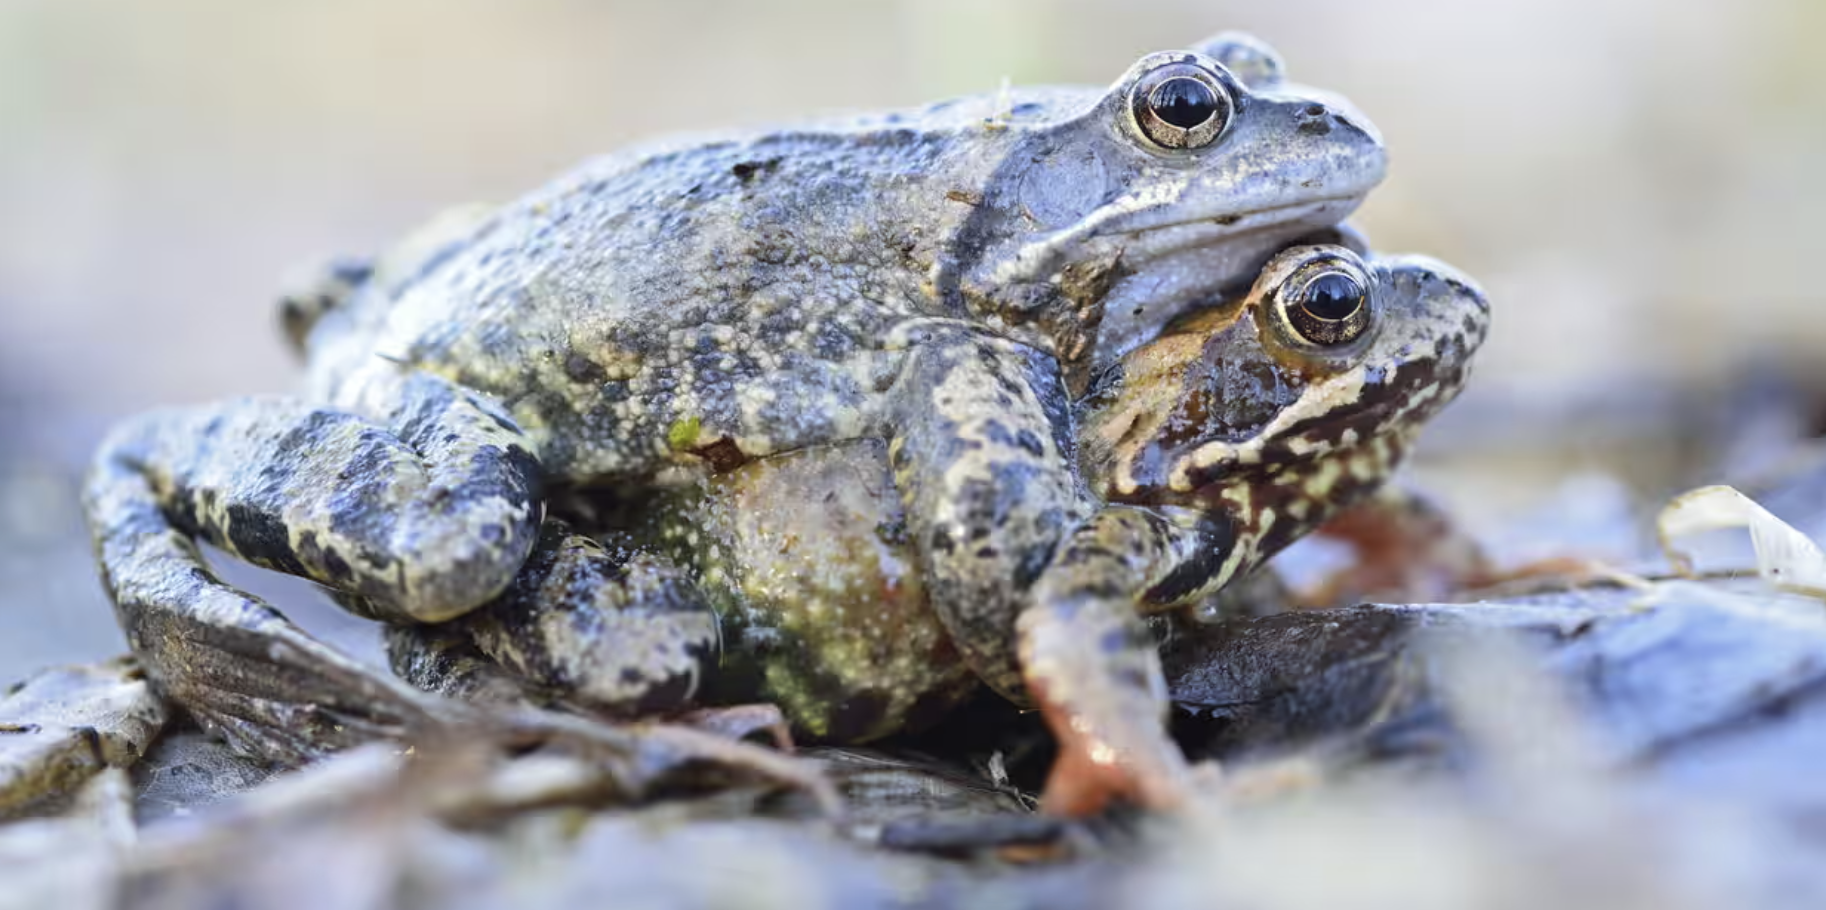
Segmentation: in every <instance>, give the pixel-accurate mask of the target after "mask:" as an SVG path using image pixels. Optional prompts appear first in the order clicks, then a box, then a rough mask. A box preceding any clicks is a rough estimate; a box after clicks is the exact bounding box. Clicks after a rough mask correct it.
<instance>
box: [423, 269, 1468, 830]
mask: <svg viewBox="0 0 1826 910" xmlns="http://www.w3.org/2000/svg"><path fill="white" fill-rule="evenodd" d="M1487 318H1488V303H1487V301H1486V300H1485V298H1484V296H1483V294H1482V292H1481V291H1480V290H1479V289H1478V288H1477V287H1476V285H1474V284H1473V283H1471V282H1470V280H1469V279H1467V278H1466V277H1464V276H1463V275H1462V274H1460V273H1458V272H1456V271H1454V270H1452V269H1451V268H1450V267H1449V266H1446V265H1444V264H1443V263H1439V262H1437V261H1436V260H1430V259H1426V258H1424V257H1416V256H1395V255H1370V256H1359V255H1357V254H1356V253H1355V252H1354V251H1353V250H1351V249H1349V248H1345V247H1340V246H1334V245H1317V246H1308V245H1300V246H1294V247H1291V248H1289V249H1287V250H1285V251H1283V252H1282V253H1280V254H1278V255H1277V256H1276V257H1275V258H1274V259H1272V260H1270V262H1269V263H1268V264H1267V265H1266V266H1265V267H1264V269H1263V271H1262V273H1261V274H1260V275H1259V276H1258V279H1257V281H1256V283H1255V284H1254V286H1252V287H1251V289H1250V290H1249V291H1248V292H1246V293H1243V294H1240V295H1234V296H1232V297H1231V298H1228V299H1225V300H1222V301H1218V302H1214V303H1212V304H1209V305H1207V306H1206V307H1203V308H1201V309H1199V310H1197V311H1194V312H1191V313H1188V314H1185V315H1183V316H1182V317H1181V318H1179V319H1177V320H1175V321H1174V322H1172V323H1170V324H1169V325H1168V326H1166V327H1165V328H1164V329H1163V331H1162V332H1161V334H1159V335H1158V336H1157V337H1156V338H1155V339H1153V340H1152V341H1149V342H1148V343H1146V344H1144V345H1142V346H1141V347H1139V348H1136V349H1134V350H1132V351H1130V352H1129V353H1128V354H1126V355H1124V356H1123V357H1122V358H1120V359H1118V360H1117V361H1116V362H1115V363H1114V364H1112V365H1111V366H1110V367H1108V368H1107V369H1106V370H1104V371H1103V372H1102V373H1101V374H1099V375H1098V376H1097V377H1095V378H1094V381H1093V383H1092V385H1091V387H1090V390H1089V392H1088V393H1087V394H1086V395H1085V396H1083V397H1081V398H1079V399H1078V400H1076V401H1074V402H1072V404H1071V418H1072V419H1071V422H1070V423H1071V429H1072V442H1073V445H1072V455H1073V457H1072V459H1071V460H1072V470H1073V472H1074V473H1075V474H1076V477H1077V481H1078V483H1079V485H1080V487H1081V488H1082V489H1083V490H1085V491H1086V498H1087V499H1088V500H1089V501H1090V503H1091V506H1090V511H1089V512H1088V517H1087V518H1085V519H1084V520H1083V521H1082V522H1081V523H1080V524H1078V525H1077V526H1076V528H1075V529H1073V530H1071V531H1069V532H1068V533H1067V534H1066V536H1065V538H1064V541H1063V543H1062V545H1061V546H1060V548H1059V549H1057V550H1056V551H1055V554H1054V556H1053V558H1052V561H1051V562H1050V563H1049V565H1048V566H1047V567H1046V568H1045V569H1044V570H1043V571H1042V572H1041V573H1040V575H1039V577H1038V579H1037V580H1036V581H1035V583H1034V585H1033V586H1032V588H1031V591H1032V600H1031V601H1030V603H1029V604H1028V605H1027V606H1026V608H1025V610H1024V611H1023V612H1022V613H1021V614H1020V615H1019V616H1018V618H1017V620H1016V624H1015V627H1014V628H1013V629H1011V630H1009V633H1010V637H1009V645H1008V646H1009V647H1010V648H1011V649H1012V650H1014V651H1015V652H1016V653H1017V654H1018V656H1019V662H1020V665H1021V671H1022V674H1023V682H1024V684H1025V688H1026V691H1027V692H1029V693H1031V694H1032V698H1033V700H1034V701H1035V702H1037V704H1038V705H1039V707H1040V708H1041V710H1042V711H1043V712H1044V713H1045V716H1046V719H1047V721H1048V723H1049V725H1050V726H1051V728H1052V730H1053V733H1054V735H1055V737H1056V738H1057V740H1058V741H1059V742H1060V743H1061V747H1062V748H1061V753H1060V758H1059V760H1058V762H1057V763H1056V765H1055V770H1054V773H1053V778H1052V780H1050V781H1049V783H1048V785H1047V788H1046V792H1045V793H1044V794H1043V795H1042V799H1041V804H1042V806H1043V807H1046V808H1047V809H1049V810H1050V811H1054V812H1056V813H1058V814H1062V815H1084V814H1091V813H1093V812H1096V811H1100V810H1101V809H1103V808H1104V807H1106V806H1107V805H1108V804H1109V803H1111V802H1113V801H1116V800H1123V801H1129V802H1139V803H1141V804H1143V805H1147V806H1150V807H1152V808H1161V809H1165V808H1172V807H1179V806H1183V805H1185V804H1187V801H1188V800H1189V799H1190V795H1189V790H1190V787H1191V786H1192V784H1191V781H1192V780H1193V779H1194V775H1193V772H1192V770H1191V769H1189V768H1187V767H1186V766H1185V763H1184V761H1183V758H1182V756H1181V755H1180V754H1179V753H1178V751H1177V748H1176V747H1175V746H1174V745H1173V744H1172V742H1171V741H1170V739H1169V738H1168V736H1167V733H1166V728H1165V721H1166V714H1167V708H1168V698H1167V696H1166V695H1165V694H1163V690H1162V687H1163V685H1164V684H1163V683H1162V668H1161V664H1160V658H1159V652H1158V648H1157V646H1156V641H1155V637H1154V636H1153V634H1152V633H1150V632H1149V630H1148V628H1147V623H1148V621H1149V619H1150V618H1173V619H1176V620H1177V621H1180V622H1184V621H1188V620H1189V618H1190V614H1192V613H1194V612H1195V611H1199V610H1203V609H1205V607H1206V602H1207V601H1208V600H1210V599H1211V598H1213V597H1215V596H1216V595H1218V594H1219V593H1223V592H1228V591H1230V590H1231V582H1232V581H1234V580H1238V579H1242V578H1247V577H1248V576H1249V574H1250V573H1251V572H1252V571H1253V570H1255V569H1256V568H1257V567H1258V566H1261V565H1262V564H1263V563H1265V562H1266V561H1267V560H1269V559H1270V558H1271V557H1272V556H1274V555H1275V554H1276V553H1277V552H1278V551H1280V550H1281V549H1282V548H1284V547H1286V546H1287V545H1289V544H1290V543H1292V542H1293V541H1294V540H1297V539H1299V538H1300V537H1302V536H1303V535H1305V534H1307V533H1314V532H1320V533H1323V532H1325V531H1327V530H1329V529H1332V527H1333V526H1334V525H1337V524H1338V523H1339V522H1340V521H1341V520H1342V518H1343V517H1345V516H1353V517H1354V518H1358V519H1360V518H1362V517H1363V516H1362V515H1354V511H1355V510H1362V511H1365V512H1367V513H1368V514H1370V515H1375V514H1377V513H1378V512H1380V511H1382V510H1384V509H1385V508H1386V506H1384V505H1383V504H1382V502H1381V500H1382V499H1383V498H1384V496H1385V495H1386V491H1388V490H1390V489H1392V488H1391V487H1388V486H1386V485H1385V483H1384V482H1385V481H1386V480H1387V478H1388V477H1389V476H1390V475H1391V473H1393V472H1394V470H1395V469H1396V468H1397V466H1398V465H1399V464H1400V463H1401V461H1402V459H1403V457H1404V455H1405V453H1406V452H1407V451H1408V449H1409V448H1410V447H1411V445H1412V443H1413V440H1414V438H1415V436H1416V435H1417V433H1418V432H1419V430H1420V428H1421V427H1422V426H1423V425H1424V424H1425V423H1426V422H1427V421H1428V420H1429V419H1430V418H1431V417H1432V416H1433V415H1434V414H1436V413H1438V411H1439V410H1440V409H1441V408H1442V407H1444V406H1445V405H1446V404H1447V403H1448V402H1450V401H1451V400H1452V398H1453V396H1454V395H1455V394H1456V392H1457V390H1458V389H1459V388H1460V387H1462V386H1463V384H1464V382H1465V378H1466V375H1467V374H1466V370H1467V367H1468V364H1469V361H1470V358H1471V356H1472V354H1473V353H1474V352H1475V350H1476V349H1477V347H1478V345H1479V344H1480V343H1481V341H1482V339H1483V337H1484V335H1485V332H1486V325H1487ZM663 499H664V501H663V502H662V503H661V504H658V505H653V504H649V505H647V506H645V507H642V508H638V509H634V510H632V512H633V514H634V518H633V520H632V521H631V522H624V523H621V524H618V523H617V520H616V518H615V517H613V510H601V509H596V510H592V509H589V508H587V507H583V508H579V507H577V506H570V507H565V508H563V509H562V511H563V513H564V515H565V516H566V518H565V520H567V521H570V522H575V523H576V525H577V527H579V528H589V529H591V530H590V533H589V534H588V535H585V536H586V537H588V538H599V539H601V540H604V541H609V542H611V543H610V545H609V546H598V545H593V544H590V545H583V546H578V545H577V544H576V543H575V542H574V541H573V542H570V543H564V542H561V541H559V540H556V539H550V540H548V541H547V545H548V546H547V547H545V548H541V553H542V554H549V555H541V556H539V557H536V558H535V559H534V561H533V564H534V565H538V566H540V568H538V569H537V570H535V572H534V573H533V574H534V577H536V578H538V579H540V580H541V584H539V585H538V586H537V587H538V590H537V591H536V592H535V591H531V590H528V591H522V592H517V593H516V594H514V595H513V596H510V597H507V598H504V599H503V600H502V601H499V602H496V603H494V604H490V605H488V606H485V607H484V608H482V609H480V610H477V611H475V612H473V613H471V614H468V615H467V616H465V617H464V618H463V619H460V620H457V621H455V622H453V623H450V624H447V625H446V626H444V627H439V629H438V631H437V632H436V633H435V634H436V635H438V636H439V640H440V642H441V641H442V639H443V637H444V636H447V635H450V634H452V633H455V634H456V635H458V636H463V635H467V636H468V637H469V641H468V644H469V645H471V646H472V647H471V651H472V652H479V653H480V655H481V656H483V657H493V658H498V659H500V660H501V661H502V662H504V663H506V664H508V665H509V666H510V667H511V668H512V669H514V670H515V671H516V672H517V673H519V674H520V678H522V679H528V680H536V681H539V682H540V683H542V684H543V685H545V687H546V688H547V689H548V690H553V691H559V690H562V691H564V692H568V693H570V694H571V695H572V696H573V697H575V696H576V694H577V693H589V692H594V691H598V690H600V689H601V688H602V686H601V685H598V684H597V681H598V680H601V681H606V682H608V683H610V684H613V683H616V682H618V681H619V680H620V674H621V673H622V672H623V671H624V670H625V669H626V668H627V667H629V666H633V665H638V664H640V663H641V660H640V658H639V657H638V656H633V657H630V655H628V654H627V653H626V650H627V645H628V643H629V638H628V637H627V636H625V635H619V634H613V633H611V634H596V635H592V634H587V632H586V634H581V635H580V634H579V633H578V632H577V630H579V629H583V630H593V629H598V628H605V627H610V626H612V625H614V623H615V621H616V620H615V619H613V618H610V619H604V618H599V616H601V615H603V614H607V615H609V616H611V617H612V616H614V615H615V613H616V611H618V610H626V609H629V608H630V607H632V608H634V609H640V610H658V611H660V612H663V613H665V614H667V615H671V616H678V615H683V614H685V613H686V611H682V610H680V609H678V606H677V605H678V604H680V603H682V602H684V601H685V600H686V599H685V598H680V597H679V596H678V595H677V594H676V591H675V590H674V589H669V588H665V587H663V586H660V585H655V584H653V583H651V582H649V583H646V584H644V585H643V586H642V587H643V588H644V589H645V590H648V591H651V592H655V593H654V594H653V595H651V596H649V597H648V598H647V599H646V601H647V602H646V603H644V604H637V605H636V604H630V603H629V602H628V600H627V599H625V598H624V599H622V600H620V601H617V602H613V603H611V602H609V601H608V600H607V599H605V598H604V596H603V594H604V592H607V591H613V590H615V589H613V588H611V587H609V586H606V585H602V584H585V585H578V584H575V583H574V582H573V581H572V579H575V578H576V577H579V576H583V577H591V578H600V577H605V576H608V575H610V574H612V573H613V572H614V571H616V567H619V570H620V571H623V572H627V573H630V574H644V575H645V576H646V577H648V578H656V577H659V576H657V575H655V574H654V569H653V568H652V567H651V560H652V559H653V554H663V556H664V558H665V559H667V560H670V562H671V564H673V565H675V566H678V567H680V568H681V569H682V570H683V571H681V572H679V573H677V574H676V575H674V576H673V579H674V581H675V583H679V584H687V585H690V586H692V587H694V588H695V589H696V590H697V591H698V592H699V595H700V596H699V597H698V598H697V599H696V600H695V601H693V602H694V603H697V604H699V605H700V607H701V606H702V605H708V606H709V608H710V609H711V610H712V611H714V612H715V613H716V615H717V616H718V618H719V627H720V628H721V630H722V636H723V638H722V642H721V652H722V656H721V661H720V663H719V664H718V666H717V668H716V670H715V671H713V672H712V671H707V672H706V674H705V679H706V680H708V682H707V684H706V685H705V687H704V688H703V689H702V690H700V693H699V694H700V696H701V697H702V698H704V699H705V700H706V701H709V702H718V701H722V702H734V701H739V700H741V699H743V698H752V697H754V696H755V695H757V694H758V695H759V696H760V697H761V698H762V699H764V700H765V701H767V702H770V703H773V704H775V705H778V706H779V707H780V708H781V709H782V710H783V711H784V713H785V716H786V718H787V719H788V720H789V721H790V722H791V724H792V726H793V728H794V730H795V732H796V733H799V734H801V735H808V736H809V738H810V739H812V740H814V741H818V742H832V741H834V742H840V743H857V742H866V741H868V740H870V739H874V738H878V737H881V736H884V735H888V734H891V733H901V732H909V731H916V730H918V729H920V728H922V727H923V726H925V725H927V724H930V723H932V722H933V721H935V720H936V719H938V718H939V717H942V716H943V715H944V714H945V713H946V712H947V711H948V710H950V709H951V708H952V707H954V706H955V705H957V704H958V703H959V702H960V701H962V700H963V699H964V698H965V697H966V696H968V695H969V694H970V693H971V692H972V691H973V690H974V687H975V682H976V678H975V674H974V672H973V671H972V668H971V667H970V665H969V664H968V663H967V662H966V661H964V660H963V659H962V658H961V657H960V655H959V654H958V653H957V650H956V649H955V648H954V647H952V645H951V642H950V641H949V639H948V636H947V631H946V626H945V624H944V622H943V621H942V620H941V619H940V617H939V615H938V612H939V611H938V610H937V609H935V607H936V606H938V605H935V604H934V602H933V598H932V597H931V595H930V592H929V591H928V590H927V588H926V586H925V572H924V567H923V565H922V562H921V560H922V555H921V553H920V551H919V549H918V547H917V546H915V545H914V541H913V540H911V539H909V538H908V536H907V535H906V533H905V528H906V527H907V513H906V510H905V508H904V507H903V503H902V501H901V498H900V497H899V495H898V494H897V492H896V482H895V476H894V468H893V464H892V458H891V457H890V453H889V451H888V447H887V444H886V443H884V442H882V441H881V440H878V439H855V440H847V441H843V442H839V443H833V444H827V445H822V446H814V447H808V448H803V449H796V450H793V451H790V452H784V453H779V454H776V455H772V456H767V457H764V458H759V459H756V460H754V461H750V462H748V463H746V464H744V465H742V466H741V467H739V468H737V469H735V470H732V471H729V472H725V473H722V474H718V475H716V476H714V477H710V478H706V479H705V480H703V481H702V482H700V483H698V484H695V485H693V486H691V487H688V488H685V489H682V490H678V491H671V492H668V493H666V494H664V497H663ZM1358 523H1360V522H1354V521H1353V522H1347V524H1350V525H1351V526H1352V527H1355V526H1356V524H1358ZM642 561H646V565H645V566H644V567H642V566H637V565H636V563H641V562H642ZM551 579H560V581H558V582H557V583H552V582H551V581H550V580H551ZM553 615H562V616H565V617H576V616H580V615H581V616H585V617H588V620H587V621H585V622H581V623H579V622H565V623H563V624H561V625H559V626H556V627H554V626H552V625H551V624H550V623H549V621H548V620H549V618H550V617H551V616H553ZM553 628H556V629H558V630H559V632H560V634H556V635H554V634H552V629H553ZM542 633H543V640H544V642H545V643H544V646H543V647H542V648H539V649H536V650H528V649H527V647H526V645H527V643H528V642H537V641H541V640H542ZM390 644H391V645H392V646H393V649H394V659H395V665H396V666H399V667H402V668H404V667H412V668H417V670H416V674H417V675H416V676H412V675H410V674H411V673H413V672H414V671H406V672H407V673H408V674H409V678H413V680H414V682H416V683H418V684H420V685H425V686H428V687H431V688H434V689H437V688H443V687H447V686H448V685H449V677H450V675H451V673H450V671H451V669H452V668H453V666H452V665H450V664H447V663H446V664H442V665H440V664H439V663H438V662H436V661H426V660H422V659H420V658H419V657H418V656H417V655H419V654H422V653H423V652H424V651H426V650H427V648H428V647H432V646H431V645H428V643H426V642H424V641H421V640H418V639H417V638H415V637H413V636H404V637H394V638H390ZM436 646H438V647H443V646H447V645H443V644H439V645H436ZM440 667H441V669H440ZM586 707H588V706H587V705H586Z"/></svg>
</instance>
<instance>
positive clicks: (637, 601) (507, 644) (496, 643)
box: [387, 519, 720, 715]
mask: <svg viewBox="0 0 1826 910" xmlns="http://www.w3.org/2000/svg"><path fill="white" fill-rule="evenodd" d="M718 631H719V630H718V626H717V618H716V614H715V612H714V611H713V610H712V609H711V608H710V606H709V605H708V603H707V602H706V601H705V600H704V598H703V597H702V596H701V595H700V593H699V592H698V589H697V585H696V583H695V582H693V581H692V580H691V579H690V578H689V577H688V576H687V574H686V572H685V571H684V570H683V569H681V568H680V567H678V566H676V565H674V564H673V563H671V562H670V561H668V560H667V559H665V558H663V557H660V556H656V555H653V554H651V553H648V552H645V551H642V550H639V549H634V548H631V547H625V546H612V547H605V546H603V545H602V544H601V543H598V542H597V541H596V540H595V539H594V538H591V537H587V536H584V535H582V534H575V533H572V531H571V529H570V527H569V526H568V525H567V524H565V523H564V522H562V521H559V520H557V519H548V520H547V521H546V522H545V526H544V528H543V529H542V530H541V532H540V536H539V542H538V544H537V545H536V546H535V547H534V549H533V553H532V556H530V557H529V558H528V559H527V561H526V564H525V566H523V567H522V569H521V571H520V574H519V575H518V576H517V577H516V578H515V579H514V582H513V584H511V585H509V586H508V589H507V590H506V591H505V592H503V593H502V594H501V596H500V597H498V598H496V599H495V600H493V601H491V602H490V603H488V604H487V605H485V606H483V607H482V608H480V609H478V610H476V611H474V612H472V613H469V614H468V615H466V616H464V617H462V618H461V619H458V620H455V621H453V622H448V623H439V624H437V625H400V626H395V627H393V628H391V629H389V630H388V637H387V650H388V656H389V658H390V659H391V661H392V664H393V668H394V672H395V673H398V674H399V675H400V676H401V677H403V678H405V679H407V680H408V681H410V682H412V683H413V684H414V685H418V686H420V687H423V688H427V689H430V690H432V691H438V692H451V693H458V694H462V695H464V696H465V697H471V698H474V697H476V696H477V695H480V696H481V697H483V698H485V699H487V700H494V701H499V700H503V699H504V698H506V697H508V696H509V694H511V693H510V690H511V687H510V686H508V685H505V684H504V683H503V682H502V680H501V679H500V673H499V671H500V670H501V669H505V670H507V671H509V673H510V674H511V676H512V678H514V679H517V680H519V681H521V682H523V683H526V684H530V685H531V687H532V690H533V691H529V692H526V693H524V694H523V696H522V697H525V698H528V699H531V700H535V701H536V700H545V699H550V700H556V701H561V702H566V703H569V704H573V705H576V706H579V707H583V708H586V709H590V710H594V711H601V712H605V713H608V714H611V715H635V714H648V713H653V712H671V711H676V710H678V709H680V708H684V707H686V706H688V705H690V704H691V702H692V699H693V698H694V696H695V695H696V694H697V692H698V689H699V687H700V684H701V683H702V682H703V680H704V677H705V675H706V673H707V672H708V671H709V670H710V669H711V668H714V667H715V665H716V662H717V657H718V647H719V643H720V642H719V636H718ZM484 662H492V663H493V664H494V666H493V667H492V668H491V667H489V666H485V665H483V664H484Z"/></svg>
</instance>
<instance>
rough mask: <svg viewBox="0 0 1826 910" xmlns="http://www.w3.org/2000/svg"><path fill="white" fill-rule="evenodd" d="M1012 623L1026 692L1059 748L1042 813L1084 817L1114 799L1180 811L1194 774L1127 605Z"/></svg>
mask: <svg viewBox="0 0 1826 910" xmlns="http://www.w3.org/2000/svg"><path fill="white" fill-rule="evenodd" d="M1124 614H1127V615H1126V616H1125V615H1124ZM1018 626H1019V634H1020V644H1021V658H1022V663H1023V665H1024V666H1025V667H1026V668H1027V674H1026V681H1027V688H1028V691H1029V692H1031V693H1032V694H1033V697H1034V700H1035V701H1036V702H1037V703H1038V705H1039V707H1040V712H1041V715H1042V716H1043V717H1045V718H1046V724H1047V726H1048V727H1049V728H1050V729H1051V730H1052V732H1053V737H1054V738H1055V739H1056V740H1057V741H1058V744H1059V757H1058V758H1057V759H1056V760H1055V761H1054V763H1053V768H1052V773H1051V774H1050V775H1049V776H1048V777H1047V780H1046V789H1045V791H1044V792H1043V793H1042V794H1041V797H1040V808H1041V810H1042V811H1044V812H1046V813H1048V814H1052V815H1061V816H1068V817H1081V816H1087V815H1094V814H1096V813H1098V812H1101V811H1102V810H1103V809H1104V808H1105V807H1106V806H1108V805H1109V804H1110V803H1112V802H1127V803H1131V804H1134V805H1138V806H1141V807H1143V808H1146V809H1151V810H1155V811H1166V812H1173V811H1179V810H1182V809H1184V808H1185V807H1186V806H1187V805H1188V804H1189V802H1190V800H1191V798H1192V792H1193V776H1192V773H1191V769H1190V768H1189V767H1188V766H1187V764H1186V760H1185V757H1184V756H1183V755H1181V753H1180V751H1179V746H1178V745H1176V744H1175V743H1174V742H1173V740H1172V739H1171V738H1170V737H1168V736H1167V732H1166V727H1165V724H1164V722H1163V721H1162V717H1163V714H1164V709H1165V706H1166V704H1167V701H1166V692H1165V691H1164V686H1163V685H1162V683H1161V676H1160V665H1159V664H1160V658H1159V655H1158V653H1157V652H1156V651H1155V648H1154V643H1153V640H1152V638H1151V637H1149V636H1148V634H1147V630H1146V628H1145V627H1143V626H1141V625H1140V623H1139V622H1138V620H1137V619H1136V618H1135V615H1134V611H1133V609H1132V608H1129V607H1127V606H1120V605H1112V604H1108V603H1102V604H1100V603H1096V602H1080V603H1077V604H1060V605H1048V606H1042V607H1035V608H1033V609H1029V610H1027V611H1026V612H1024V613H1022V614H1021V618H1020V621H1019V623H1018Z"/></svg>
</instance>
